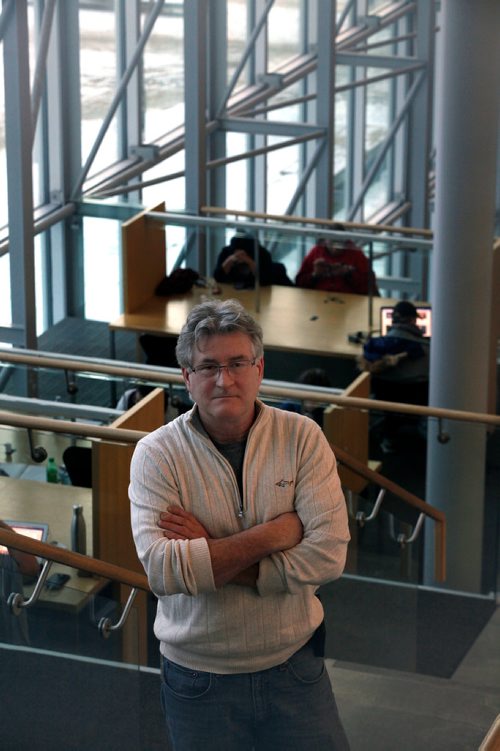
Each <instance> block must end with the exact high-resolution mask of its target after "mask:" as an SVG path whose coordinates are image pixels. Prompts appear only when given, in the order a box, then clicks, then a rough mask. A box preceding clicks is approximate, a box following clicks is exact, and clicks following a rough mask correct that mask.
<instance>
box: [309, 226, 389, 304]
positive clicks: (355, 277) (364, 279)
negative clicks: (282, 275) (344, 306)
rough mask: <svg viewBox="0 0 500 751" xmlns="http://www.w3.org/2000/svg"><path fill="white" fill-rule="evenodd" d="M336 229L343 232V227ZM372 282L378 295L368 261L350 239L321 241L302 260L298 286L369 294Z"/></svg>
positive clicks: (374, 292)
mask: <svg viewBox="0 0 500 751" xmlns="http://www.w3.org/2000/svg"><path fill="white" fill-rule="evenodd" d="M334 229H336V230H341V231H343V230H344V226H343V225H342V224H336V225H335V227H334ZM370 279H371V281H372V293H373V294H378V291H377V289H376V283H375V277H374V275H373V274H372V272H371V271H370V264H369V261H368V259H367V257H366V256H365V254H364V253H363V251H362V250H360V248H358V247H356V245H355V244H354V243H353V242H352V241H351V240H345V241H339V240H331V239H330V240H324V239H320V240H318V242H317V244H316V245H315V246H314V247H313V248H311V250H310V251H309V253H308V254H307V255H306V257H305V258H304V260H303V261H302V265H301V267H300V269H299V273H298V274H297V276H296V279H295V283H296V285H297V287H307V288H310V289H323V290H327V291H328V292H352V293H355V294H358V295H367V294H368V293H369V291H370V290H369V284H370Z"/></svg>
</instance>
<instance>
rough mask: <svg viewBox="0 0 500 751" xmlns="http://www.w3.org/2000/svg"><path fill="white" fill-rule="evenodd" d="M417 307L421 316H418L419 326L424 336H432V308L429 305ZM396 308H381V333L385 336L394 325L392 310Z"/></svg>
mask: <svg viewBox="0 0 500 751" xmlns="http://www.w3.org/2000/svg"><path fill="white" fill-rule="evenodd" d="M416 308H417V313H418V315H419V318H417V326H418V328H419V329H420V330H421V331H422V333H423V335H424V336H427V337H430V336H431V335H432V310H431V308H430V307H429V306H425V307H424V306H422V307H418V306H416ZM393 310H394V308H393V307H392V306H391V307H385V306H383V307H381V308H380V334H381V336H385V335H386V334H387V332H388V330H389V328H390V327H391V326H392V312H393Z"/></svg>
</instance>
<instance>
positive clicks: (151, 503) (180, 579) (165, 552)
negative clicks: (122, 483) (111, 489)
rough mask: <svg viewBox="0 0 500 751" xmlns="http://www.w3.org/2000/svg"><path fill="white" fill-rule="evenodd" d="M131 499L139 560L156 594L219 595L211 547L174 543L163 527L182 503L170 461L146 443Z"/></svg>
mask: <svg viewBox="0 0 500 751" xmlns="http://www.w3.org/2000/svg"><path fill="white" fill-rule="evenodd" d="M129 497H130V501H131V523H132V533H133V536H134V542H135V546H136V549H137V554H138V556H139V559H140V561H141V563H142V565H143V566H144V570H145V572H146V575H147V577H148V580H149V584H150V587H151V589H152V590H153V592H154V594H155V595H156V596H157V597H161V596H163V595H170V594H178V593H182V594H186V595H198V594H200V593H202V592H215V582H214V579H213V574H212V566H211V559H210V551H209V549H208V544H207V541H206V540H205V539H204V538H199V539H195V540H168V539H167V538H166V537H164V536H163V533H162V530H161V529H160V528H159V527H158V520H159V516H160V513H161V512H162V511H165V510H166V508H167V506H169V505H174V504H176V505H181V506H182V502H181V500H180V498H179V491H178V488H177V487H176V483H175V478H174V474H173V472H172V471H171V469H170V467H169V463H168V461H167V459H166V457H165V456H163V455H162V454H161V452H160V451H157V450H156V449H154V448H152V447H151V446H148V445H147V444H145V443H143V442H141V441H140V442H139V443H138V444H137V446H136V449H135V451H134V455H133V457H132V463H131V469H130V486H129Z"/></svg>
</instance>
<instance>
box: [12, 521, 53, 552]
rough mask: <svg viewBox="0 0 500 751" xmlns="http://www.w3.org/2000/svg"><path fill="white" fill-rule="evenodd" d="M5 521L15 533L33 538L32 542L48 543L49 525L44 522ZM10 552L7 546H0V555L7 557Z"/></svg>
mask: <svg viewBox="0 0 500 751" xmlns="http://www.w3.org/2000/svg"><path fill="white" fill-rule="evenodd" d="M4 521H5V523H6V524H8V525H9V527H10V528H11V529H13V530H14V532H17V533H18V534H20V535H26V537H31V539H32V540H38V542H47V538H48V536H49V525H48V524H45V523H44V522H18V521H11V520H10V519H4ZM8 552H9V551H8V550H7V548H6V547H5V545H0V555H6V554H7V553H8Z"/></svg>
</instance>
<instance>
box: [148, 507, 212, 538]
mask: <svg viewBox="0 0 500 751" xmlns="http://www.w3.org/2000/svg"><path fill="white" fill-rule="evenodd" d="M158 526H159V527H160V529H162V530H163V536H164V537H167V538H168V539H169V540H197V539H199V538H200V537H204V538H205V539H206V540H208V539H209V538H210V535H209V533H208V532H207V530H206V529H205V527H204V526H203V524H200V522H199V521H198V519H197V518H196V517H195V516H193V514H190V513H189V511H184V509H183V508H181V507H180V506H169V507H168V510H167V511H166V512H165V513H163V514H160V521H159V522H158Z"/></svg>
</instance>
